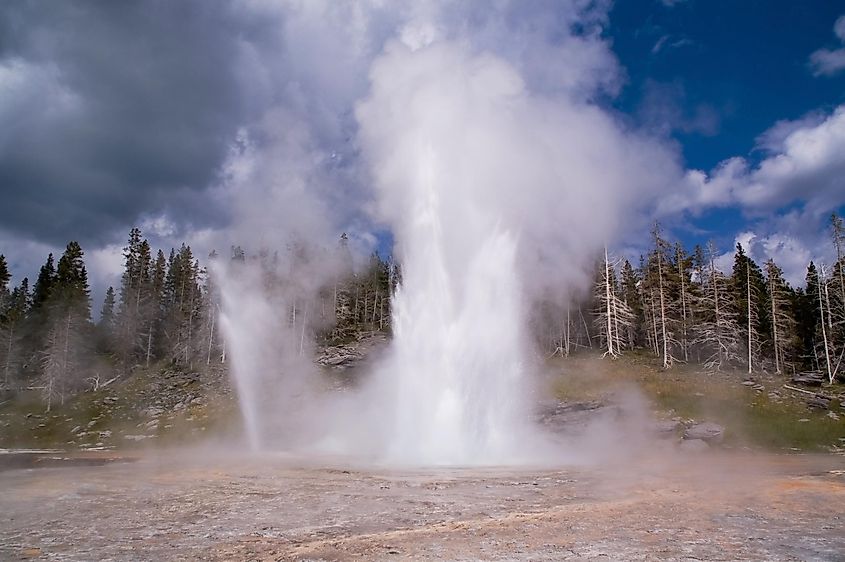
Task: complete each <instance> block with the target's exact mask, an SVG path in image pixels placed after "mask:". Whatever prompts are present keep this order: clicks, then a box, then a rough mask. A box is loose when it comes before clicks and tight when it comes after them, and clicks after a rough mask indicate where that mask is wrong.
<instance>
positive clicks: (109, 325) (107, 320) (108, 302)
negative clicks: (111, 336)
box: [99, 287, 115, 332]
mask: <svg viewBox="0 0 845 562" xmlns="http://www.w3.org/2000/svg"><path fill="white" fill-rule="evenodd" d="M114 305H115V297H114V287H109V288H108V289H106V296H105V298H104V299H103V308H102V309H100V322H99V325H100V327H101V328H103V329H104V330H107V331H109V332H110V331H111V330H112V329H114V323H115V312H114Z"/></svg>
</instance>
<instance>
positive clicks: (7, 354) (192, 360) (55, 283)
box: [0, 215, 845, 409]
mask: <svg viewBox="0 0 845 562" xmlns="http://www.w3.org/2000/svg"><path fill="white" fill-rule="evenodd" d="M830 232H831V241H832V244H833V249H834V252H835V260H836V261H835V263H834V264H833V265H832V266H827V265H824V264H819V265H816V264H815V263H813V262H810V263H809V265H808V267H807V273H806V278H805V283H804V286H803V287H792V286H790V284H789V283H788V282H787V281H786V280H785V279H784V276H783V271H782V270H781V268H780V267H778V265H777V264H776V263H775V262H774V261H773V260H771V259H770V260H768V261H766V263H764V264H763V266H762V267H760V266H759V265H758V264H757V263H755V262H754V260H752V259H751V258H750V257H749V256H748V255H747V253H746V252H745V249H744V248H743V247H742V245H740V244H737V246H736V252H735V255H734V260H733V267H732V269H731V271H730V272H724V271H722V270H721V269H720V268H719V267H718V265H717V258H718V257H719V252H718V249H717V248H716V247H715V246H714V244H713V243H712V242H711V243H708V244H707V245H706V246H705V247H701V246H696V247H695V248H693V250H692V251H691V252H690V251H687V250H686V249H685V248H684V247H683V246H682V245H681V244H680V243H671V242H670V241H669V240H668V239H667V238H666V237H665V235H664V233H663V231H662V230H661V228H660V227H659V225H657V224H655V227H654V229H653V230H652V232H651V241H652V245H651V246H652V247H651V249H650V250H649V252H648V253H647V254H646V255H644V256H641V257H640V260H639V263H638V264H637V266H636V267H635V266H634V265H632V264H631V262H630V261H629V260H627V259H622V260H618V259H614V258H613V257H612V255H611V254H610V253H609V252H608V251H607V250H606V249H605V251H604V252H603V255H602V256H601V258H600V259H599V260H597V267H596V273H595V283H594V290H593V291H592V292H591V294H590V295H589V296H588V297H587V298H585V299H575V300H574V301H573V302H572V303H570V304H566V305H563V306H553V305H551V304H549V303H546V304H545V305H544V306H542V307H541V308H540V310H539V311H535V312H537V314H536V316H539V317H542V321H538V322H537V323H535V335H536V336H537V338H538V340H539V341H540V344H541V346H543V347H544V348H545V349H547V350H548V351H549V352H551V353H553V354H560V355H570V354H571V353H574V352H576V351H577V350H580V349H590V348H592V349H594V350H595V349H598V350H601V352H602V353H603V355H605V356H608V357H618V356H620V355H621V354H623V353H625V352H626V351H630V350H635V349H645V350H650V351H651V352H652V353H653V354H654V355H656V356H657V357H658V358H659V359H660V361H661V363H662V365H663V367H664V368H667V369H668V368H671V367H672V366H673V365H675V364H678V363H696V364H700V365H702V366H703V367H704V368H706V369H712V370H727V369H731V370H735V369H744V370H746V371H747V372H749V373H751V372H753V371H768V372H772V373H778V374H792V373H797V372H804V371H814V372H818V373H823V374H824V376H825V377H826V378H827V379H828V380H829V381H831V382H832V381H833V380H834V379H836V378H837V377H842V373H843V371H845V369H843V358H844V357H845V227H843V221H842V219H841V218H840V217H838V216H837V215H833V216H832V217H831V220H830ZM347 244H348V240H347V237H346V235H345V234H344V235H343V236H342V237H341V238H340V240H339V241H338V244H337V247H336V248H333V249H331V250H326V249H317V250H316V254H315V253H314V252H315V250H313V249H312V250H311V255H309V252H308V251H306V247H305V246H304V245H302V244H295V243H294V244H291V245H290V246H289V247H288V249H287V251H288V252H289V253H290V254H291V255H290V256H288V257H289V259H288V260H287V262H288V263H289V264H291V265H290V267H289V268H288V269H287V270H286V271H285V272H279V271H278V268H276V267H275V266H274V265H273V264H274V263H277V262H278V261H279V259H278V258H279V256H278V255H277V254H273V255H270V253H269V252H267V251H261V252H258V253H257V254H256V255H253V256H247V254H246V252H245V251H244V250H243V249H242V248H240V247H237V246H235V247H232V248H231V256H230V258H229V259H230V260H231V264H230V265H233V266H234V267H238V266H239V264H247V263H248V262H257V263H258V264H259V265H260V266H261V267H262V268H263V269H264V270H266V271H267V272H270V271H272V272H273V273H272V275H269V274H268V276H267V283H271V284H277V285H278V286H293V285H302V283H303V282H302V270H301V267H305V264H307V263H309V262H312V263H313V262H314V261H319V260H332V261H334V262H336V263H338V264H340V266H339V267H338V268H337V271H336V272H335V273H334V274H333V275H331V276H329V277H330V279H329V280H328V281H327V280H325V279H323V285H322V286H320V287H319V288H317V289H316V290H314V289H313V288H301V290H300V292H297V291H296V290H294V291H293V292H292V293H291V294H292V295H293V298H292V299H291V300H290V301H289V302H288V303H287V304H286V306H288V310H286V311H284V313H285V314H286V315H287V318H289V322H290V323H291V325H292V326H293V327H295V328H296V329H297V330H299V331H301V333H302V334H303V337H304V335H305V334H306V333H307V334H308V336H309V338H312V339H314V340H316V341H318V342H319V343H322V344H333V343H340V342H346V341H349V340H352V339H354V338H356V337H357V336H358V335H359V334H361V333H362V332H365V331H383V332H389V331H390V329H391V325H390V322H391V297H392V295H393V293H394V290H395V288H396V286H397V285H398V283H399V281H400V277H401V270H400V268H399V267H398V266H397V265H396V264H395V263H393V261H392V259H387V260H385V259H383V258H381V257H380V256H379V255H378V254H377V253H373V254H372V255H371V256H370V258H369V260H368V261H367V262H366V263H365V264H364V265H363V266H362V267H358V268H354V267H352V262H353V259H352V256H351V253H350V251H349V248H348V245H347ZM321 252H322V253H321ZM332 252H334V255H330V254H331V253H332ZM123 257H124V268H123V273H122V276H121V279H120V284H119V286H118V287H117V289H115V288H113V287H109V288H108V290H107V291H106V294H105V298H104V301H103V303H102V306H101V308H100V314H99V318H98V320H97V321H96V322H94V321H93V320H92V314H91V310H92V303H91V296H90V287H89V284H88V275H87V271H86V267H85V263H84V253H83V251H82V248H81V247H80V245H79V243H77V242H75V241H71V242H70V243H68V245H67V247H66V249H65V251H64V253H63V254H62V255H61V256H60V257H59V259H58V261H56V260H55V258H54V256H53V255H52V254H50V255H49V256H47V259H46V261H45V263H44V265H43V266H42V267H41V269H40V271H39V273H38V277H37V279H36V280H35V283H34V284H32V285H30V282H29V279H27V278H24V279H22V280H21V281H20V283H19V284H18V285H17V286H15V287H10V286H9V282H10V280H11V275H10V273H9V270H8V267H7V263H6V260H5V258H4V257H3V256H2V255H0V370H2V374H0V382H2V389H4V390H5V391H6V392H11V393H13V394H14V393H15V392H18V391H21V390H25V389H30V390H38V391H40V393H41V396H42V398H43V401H44V403H45V405H46V407H47V409H50V408H51V407H52V405H53V404H55V403H56V402H57V401H58V402H63V401H64V399H65V398H66V397H67V396H68V395H71V394H73V393H76V392H79V391H82V390H86V389H96V388H99V387H100V386H102V385H105V384H109V383H110V382H111V381H113V380H115V379H116V378H119V377H121V376H126V375H129V374H131V373H132V372H133V371H134V370H135V369H137V368H139V367H141V368H143V367H151V366H155V367H156V368H160V367H161V366H162V365H170V366H173V367H175V368H180V369H185V370H198V369H205V368H210V367H213V366H215V365H220V364H221V363H225V358H226V350H225V345H224V342H223V339H222V337H221V334H220V330H219V327H218V326H217V323H218V313H219V311H220V295H219V292H218V290H217V289H216V287H215V283H214V279H213V276H211V275H209V272H208V270H207V269H206V268H205V267H202V266H201V265H200V262H199V260H198V259H197V258H196V257H195V256H194V254H193V252H192V250H191V247H190V246H188V245H186V244H182V245H181V246H180V247H179V248H178V249H176V248H172V249H171V250H170V252H169V253H168V254H165V253H164V251H163V250H161V249H159V250H155V251H154V250H153V248H152V247H151V245H150V244H149V242H148V241H147V240H146V239H144V238H143V236H142V233H141V231H140V230H139V229H138V228H133V229H132V230H131V231H130V233H129V238H128V241H127V244H126V247H125V248H124V251H123ZM220 259H223V258H221V256H219V255H218V254H217V252H212V253H211V254H210V255H209V256H208V263H209V264H211V263H214V262H215V261H216V260H220ZM297 264H299V265H297ZM289 292H290V291H289ZM300 294H301V295H303V296H302V297H301V298H300V297H299V296H298V295H300ZM579 303H580V304H579ZM540 326H542V328H540Z"/></svg>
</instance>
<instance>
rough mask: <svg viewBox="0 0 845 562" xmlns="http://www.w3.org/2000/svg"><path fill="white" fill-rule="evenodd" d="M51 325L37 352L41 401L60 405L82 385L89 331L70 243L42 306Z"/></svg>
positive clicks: (80, 267)
mask: <svg viewBox="0 0 845 562" xmlns="http://www.w3.org/2000/svg"><path fill="white" fill-rule="evenodd" d="M45 306H46V308H47V309H48V311H49V315H50V318H51V322H50V325H49V329H48V330H47V339H46V343H45V346H44V348H43V349H42V351H41V365H42V378H43V381H44V383H43V389H44V401H45V402H46V405H47V411H50V409H51V407H52V403H53V400H54V399H55V398H59V399H60V400H61V401H62V403H63V402H64V398H65V396H66V394H67V393H68V392H70V391H73V390H75V389H76V388H77V387H78V385H79V383H80V382H81V381H82V379H83V377H82V375H83V368H84V353H85V351H86V343H87V338H88V336H89V331H90V319H91V302H90V290H89V288H88V274H87V272H86V269H85V263H84V261H83V252H82V248H81V247H80V246H79V244H78V243H77V242H74V241H72V242H70V243H68V245H67V248H66V249H65V252H64V254H62V257H61V259H59V264H58V267H57V268H56V277H55V283H54V285H53V290H52V291H51V293H50V297H49V299H48V300H47V302H46V303H45Z"/></svg>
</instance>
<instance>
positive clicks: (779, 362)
mask: <svg viewBox="0 0 845 562" xmlns="http://www.w3.org/2000/svg"><path fill="white" fill-rule="evenodd" d="M766 277H767V285H768V292H769V306H770V313H769V316H770V318H771V325H772V358H773V359H774V362H775V372H776V373H777V374H781V373H783V372H784V371H785V368H786V367H787V366H791V365H792V364H793V362H792V356H793V354H794V351H793V348H794V344H795V338H796V334H795V319H794V316H793V313H792V307H791V299H790V289H789V285H787V283H786V281H784V279H783V271H782V270H781V269H780V268H779V267H778V266H777V265H776V264H775V262H774V260H772V259H769V260H768V261H767V262H766ZM793 369H794V367H793Z"/></svg>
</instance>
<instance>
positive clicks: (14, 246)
mask: <svg viewBox="0 0 845 562" xmlns="http://www.w3.org/2000/svg"><path fill="white" fill-rule="evenodd" d="M492 6H494V7H491V4H488V3H486V2H463V1H455V0H431V1H423V0H419V1H414V2H410V1H409V2H401V1H397V2H391V3H383V2H375V1H373V2H369V1H367V0H361V1H360V2H354V1H344V0H328V1H325V0H309V1H308V2H295V1H288V0H277V1H274V0H266V1H263V0H262V1H259V0H242V1H234V0H233V1H220V2H213V3H211V2H205V1H200V0H184V1H183V2H178V3H170V2H126V3H123V4H121V5H120V6H119V7H118V6H117V5H115V4H112V3H107V2H106V3H99V2H64V3H60V4H54V3H49V2H12V3H4V4H3V5H2V6H0V194H2V196H3V201H4V204H3V205H2V206H0V253H3V254H5V255H6V257H7V259H8V260H9V262H10V264H11V266H12V271H13V273H14V275H15V280H16V281H17V280H19V279H20V278H21V277H22V276H24V275H28V276H29V277H30V278H32V277H34V276H35V274H36V273H37V270H38V267H39V266H40V265H41V264H42V263H43V262H44V259H45V258H46V254H47V252H50V251H52V252H55V253H60V252H61V251H62V249H63V248H64V245H65V244H66V243H67V241H68V240H71V239H77V240H79V241H80V242H81V243H82V246H83V248H84V249H85V251H86V261H87V263H88V264H89V270H90V272H91V278H92V284H93V285H94V289H95V291H94V294H95V299H97V300H99V298H101V295H102V293H103V292H104V291H105V287H107V286H108V285H109V284H115V283H117V282H118V280H119V275H120V270H121V261H122V258H121V249H122V247H123V245H124V244H125V239H126V235H127V232H128V230H129V228H130V227H131V226H133V225H138V226H140V227H141V228H142V230H143V231H144V233H145V234H146V235H147V236H149V237H150V239H151V242H152V243H153V245H154V246H156V247H163V248H165V249H168V248H169V247H170V246H177V247H178V245H179V244H180V243H181V242H182V241H187V242H189V243H190V244H191V245H192V246H193V247H194V248H195V250H196V252H195V253H196V254H197V255H200V256H201V255H204V254H205V253H207V251H208V250H210V249H212V248H216V249H218V250H220V249H221V248H227V247H228V246H229V245H230V243H233V242H234V243H243V242H242V241H243V240H245V239H247V238H249V236H250V232H251V233H252V235H253V236H254V235H255V231H260V233H261V234H260V236H259V240H258V242H259V243H263V241H266V240H268V239H272V238H273V237H274V236H275V235H279V236H281V237H283V236H285V235H286V233H285V232H283V231H284V228H286V227H291V225H293V226H294V227H296V228H297V229H298V230H299V231H300V232H299V235H300V236H303V235H305V236H314V237H316V238H320V237H323V238H325V239H327V240H334V239H336V235H337V231H343V230H346V231H349V232H350V233H351V235H352V237H353V242H354V243H355V244H356V245H357V247H358V249H360V250H361V252H362V253H364V254H366V253H367V252H369V251H371V250H372V248H374V247H378V248H380V249H381V250H383V251H384V250H386V249H387V248H386V247H387V246H388V245H389V243H390V241H391V236H390V235H389V227H388V226H386V225H384V224H378V223H377V222H376V221H373V220H372V213H371V211H372V207H373V201H372V199H373V193H372V192H371V191H368V178H367V170H366V169H365V168H366V165H365V164H364V162H363V159H362V158H361V155H360V153H359V150H358V148H357V146H356V142H357V141H356V136H357V134H358V131H357V128H358V123H357V122H356V119H355V107H356V104H358V103H359V102H360V100H362V99H363V98H365V97H366V96H367V95H368V92H369V89H370V85H371V84H370V71H371V68H372V64H373V62H374V61H375V60H378V58H379V57H380V56H381V55H382V54H383V52H384V49H385V46H386V45H388V44H389V42H390V41H395V40H396V39H397V37H399V36H401V34H402V32H403V31H402V30H403V29H405V27H404V26H407V25H409V23H408V22H412V21H415V20H416V19H419V18H420V17H429V16H430V17H431V18H432V20H433V21H434V20H436V24H437V25H438V26H439V29H440V30H441V31H442V35H443V37H445V38H446V39H448V40H459V41H464V42H466V43H467V44H470V45H471V46H472V49H473V50H474V51H475V52H489V53H492V54H493V55H495V56H496V57H499V58H500V59H501V60H502V61H504V62H506V63H507V64H509V65H512V66H513V68H515V69H516V71H517V72H519V73H520V75H521V77H522V78H524V80H525V82H526V84H527V85H528V86H527V87H528V89H529V90H531V92H530V93H531V94H532V95H534V94H537V95H541V96H542V95H551V96H552V97H554V96H558V98H557V99H558V101H561V102H562V103H563V105H566V104H577V103H582V102H583V101H584V100H588V103H590V104H596V105H598V106H599V107H600V108H601V109H602V111H603V114H604V115H606V116H609V118H610V119H611V120H612V121H613V122H614V127H617V128H618V130H620V131H623V132H622V133H619V134H618V135H617V134H616V133H614V134H613V135H611V136H610V137H608V138H607V139H604V140H603V141H596V142H597V143H598V144H597V145H596V146H599V145H600V144H601V142H607V143H608V144H607V146H627V147H628V149H629V150H630V151H631V152H636V151H637V146H638V144H644V145H647V147H646V148H647V150H646V151H643V152H642V154H640V157H642V158H646V157H651V156H656V158H655V162H657V161H658V160H659V161H660V162H662V164H660V165H662V166H663V167H664V168H665V170H664V169H661V170H655V171H654V172H653V174H652V173H651V171H649V170H642V169H640V172H644V173H643V174H642V175H643V177H645V176H649V177H650V178H652V177H653V179H654V180H655V182H657V183H660V190H657V191H659V193H656V192H655V190H651V191H650V190H648V189H642V193H640V192H637V195H638V196H639V195H641V198H642V199H643V200H644V201H645V200H646V199H648V205H647V206H648V207H649V208H650V213H651V214H646V215H644V216H638V217H637V219H638V220H636V221H632V226H630V225H629V226H630V228H629V230H628V232H627V233H626V234H625V236H624V237H623V238H622V239H620V240H618V241H617V244H616V246H617V251H618V252H619V253H624V254H626V255H629V256H631V257H632V258H636V256H637V255H638V253H639V252H642V251H643V250H644V249H645V248H646V247H647V245H648V227H647V226H644V225H646V224H648V222H649V221H651V220H653V219H658V220H660V221H661V223H662V224H663V225H664V226H665V227H666V229H667V231H668V234H669V235H670V237H672V238H675V239H680V240H681V241H682V242H684V244H685V245H687V246H688V247H691V246H692V245H693V244H696V243H702V244H703V243H705V242H706V241H707V240H708V239H713V240H714V241H715V242H716V243H717V245H718V246H719V247H720V249H721V251H722V252H724V256H723V259H722V261H723V263H726V264H728V263H729V262H730V254H731V253H732V251H733V246H734V244H735V242H736V241H741V242H743V244H744V245H746V246H748V250H749V253H750V255H751V256H752V257H753V258H754V259H755V260H757V261H758V262H762V261H764V260H765V259H767V258H768V257H773V258H774V259H775V260H776V261H777V262H778V263H779V264H781V266H782V267H783V268H784V269H785V270H786V273H787V276H788V278H789V279H790V280H791V281H793V282H794V283H800V282H801V280H802V279H803V271H804V269H805V268H806V265H807V262H808V261H809V260H810V259H814V260H817V261H819V260H820V261H827V262H830V260H831V258H832V249H831V245H830V243H829V237H828V234H827V228H826V227H827V225H826V221H827V218H828V217H829V215H830V213H831V212H832V211H834V210H838V211H839V212H842V211H843V210H845V208H843V205H845V183H843V181H844V180H843V177H845V4H843V3H842V2H832V1H821V0H815V1H808V2H794V1H793V2H788V1H784V0H737V1H726V0H710V1H705V0H619V1H617V2H615V3H611V2H609V1H607V0H597V1H595V2H587V1H582V0H536V1H532V2H525V1H522V0H502V1H500V2H496V3H495V4H493V5H492ZM837 22H839V23H837ZM561 92H562V93H561ZM624 131H629V132H631V133H632V134H631V136H632V137H634V138H635V139H639V140H635V141H634V142H633V143H630V144H628V143H627V141H625V140H624V139H622V138H619V137H624ZM578 134H589V131H587V132H586V133H585V132H583V131H582V132H579V133H578ZM614 135H616V136H614ZM611 137H612V138H611ZM643 139H645V140H646V141H647V142H640V141H643ZM649 150H650V151H652V152H648V151H649ZM661 159H662V160H661ZM607 165H608V167H613V166H617V165H618V166H623V163H619V162H616V163H614V162H608V163H607ZM657 167H658V164H655V168H657ZM619 170H622V168H621V167H620V168H619ZM279 178H292V181H291V184H292V185H294V186H296V185H300V184H303V185H308V186H311V187H313V189H311V188H310V187H309V189H311V191H310V192H309V193H305V194H303V193H301V192H300V191H301V190H300V191H297V190H296V189H287V190H285V189H282V190H281V191H278V190H276V191H274V184H275V183H277V182H278V181H279ZM640 179H641V178H640ZM289 187H290V186H289ZM641 188H642V186H641V187H640V188H638V189H641ZM280 194H281V195H280ZM282 196H283V197H282ZM279 197H281V199H279V200H277V199H278V198H279ZM297 197H299V199H297ZM302 209H309V212H308V213H303V212H302V211H301V210H302ZM244 217H247V218H248V220H244ZM317 224H320V225H322V226H321V227H315V225H317ZM386 232H387V233H388V234H385V233H386ZM287 234H289V233H287ZM95 308H96V306H95Z"/></svg>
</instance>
